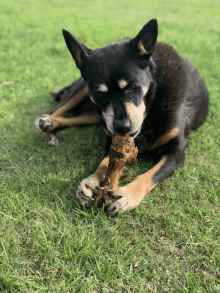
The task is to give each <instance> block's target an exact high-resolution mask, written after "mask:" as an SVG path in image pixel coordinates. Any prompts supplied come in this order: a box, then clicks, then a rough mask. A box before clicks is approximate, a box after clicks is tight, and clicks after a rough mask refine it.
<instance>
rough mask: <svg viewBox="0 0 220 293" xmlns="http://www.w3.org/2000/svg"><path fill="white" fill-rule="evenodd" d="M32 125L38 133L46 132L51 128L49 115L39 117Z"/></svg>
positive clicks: (51, 122) (51, 123)
mask: <svg viewBox="0 0 220 293" xmlns="http://www.w3.org/2000/svg"><path fill="white" fill-rule="evenodd" d="M34 124H35V125H36V127H37V129H38V130H39V131H41V132H42V131H48V130H49V129H50V128H51V127H52V126H53V120H52V119H51V118H50V116H49V115H41V116H40V117H38V118H37V119H36V120H35V121H34Z"/></svg>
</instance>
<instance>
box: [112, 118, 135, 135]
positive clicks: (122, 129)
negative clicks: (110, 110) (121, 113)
mask: <svg viewBox="0 0 220 293" xmlns="http://www.w3.org/2000/svg"><path fill="white" fill-rule="evenodd" d="M113 127H114V130H115V132H117V133H118V134H126V133H127V132H129V130H130V127H131V122H130V120H128V119H123V120H115V121H114V123H113Z"/></svg>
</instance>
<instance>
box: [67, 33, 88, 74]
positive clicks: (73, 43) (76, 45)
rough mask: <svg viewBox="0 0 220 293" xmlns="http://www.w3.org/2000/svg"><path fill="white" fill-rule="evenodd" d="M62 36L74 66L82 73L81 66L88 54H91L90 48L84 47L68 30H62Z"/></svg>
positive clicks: (82, 66)
mask: <svg viewBox="0 0 220 293" xmlns="http://www.w3.org/2000/svg"><path fill="white" fill-rule="evenodd" d="M62 32H63V36H64V39H65V42H66V45H67V48H68V49H69V51H70V53H71V55H72V57H73V59H74V60H75V63H76V66H77V67H78V68H79V70H80V71H81V73H82V75H83V68H84V65H85V62H86V60H87V59H88V55H89V54H91V52H92V49H90V48H88V47H86V46H85V45H84V44H83V43H81V42H80V41H79V40H78V39H77V38H76V37H74V36H73V35H72V34H71V33H70V32H68V31H66V30H62Z"/></svg>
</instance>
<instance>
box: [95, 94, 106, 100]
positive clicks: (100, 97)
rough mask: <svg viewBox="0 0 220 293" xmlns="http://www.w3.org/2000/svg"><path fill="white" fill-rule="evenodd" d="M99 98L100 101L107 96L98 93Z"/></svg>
mask: <svg viewBox="0 0 220 293" xmlns="http://www.w3.org/2000/svg"><path fill="white" fill-rule="evenodd" d="M97 96H98V98H99V99H103V98H104V96H105V94H104V93H98V95H97Z"/></svg>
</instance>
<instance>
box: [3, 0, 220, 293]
mask: <svg viewBox="0 0 220 293" xmlns="http://www.w3.org/2000/svg"><path fill="white" fill-rule="evenodd" d="M0 14H1V15H0V65H1V70H0V292H53V293H54V292H57V293H59V292H62V293H67V292H123V293H124V292H169V293H170V292H197V293H200V292H220V217H219V214H220V179H219V178H220V119H219V113H220V102H219V99H220V22H219V19H220V18H219V15H220V2H219V0H218V1H217V0H211V1H205V0H186V1H178V0H168V1H162V0H158V1H143V0H136V1H125V0H111V1H101V0H93V1H91V0H90V1H89V0H82V1H76V0H75V1H69V0H66V1H58V0H49V1H43V0H38V1H36V0H35V1H34V0H32V1H25V0H19V1H15V0H14V1H13V0H7V1H4V2H3V1H1V4H0ZM152 18H157V19H158V22H159V40H160V41H163V42H166V43H169V44H172V45H173V46H174V48H175V49H176V50H177V51H178V52H179V53H180V54H181V55H182V56H184V57H187V58H189V59H190V60H191V61H192V63H193V65H194V66H195V67H196V68H197V69H198V71H199V73H200V74H201V76H202V77H203V78H204V80H205V82H206V84H207V86H208V89H209V93H210V111H209V116H208V119H207V121H206V123H205V124H204V125H203V126H202V127H201V128H200V129H199V131H197V132H195V133H193V134H192V135H191V136H190V140H189V148H188V149H187V151H186V162H185V165H184V167H183V168H181V169H179V170H177V171H176V172H175V174H174V175H173V176H172V177H170V178H169V179H167V180H166V181H165V182H164V183H163V184H161V185H159V186H158V187H156V188H155V190H154V191H153V192H151V194H150V195H149V196H148V197H146V198H145V199H144V201H143V202H142V204H141V205H140V206H139V207H138V208H136V209H135V210H133V211H132V212H129V213H126V214H123V215H119V216H118V217H116V218H113V219H111V218H109V217H108V216H107V214H106V213H105V212H104V209H103V208H102V209H99V210H98V209H95V208H93V207H91V208H90V209H84V210H83V209H81V207H80V206H79V205H78V203H77V202H76V198H75V196H74V195H73V194H74V193H75V191H76V188H77V186H78V184H79V183H80V181H81V180H82V179H84V178H85V177H87V176H88V175H90V174H91V173H92V172H94V170H95V169H96V167H97V166H98V164H99V162H100V158H101V156H102V150H103V146H104V140H103V139H101V141H100V137H101V136H102V134H103V133H102V129H101V128H100V127H98V126H89V127H83V128H72V129H67V130H65V131H63V132H60V133H58V135H57V137H58V138H59V141H60V145H59V147H58V148H51V147H49V146H48V144H47V142H45V141H43V140H42V138H41V136H40V134H39V133H38V131H37V130H36V129H35V126H34V124H33V121H34V119H35V118H36V117H38V116H39V115H40V114H42V113H44V112H45V111H47V110H48V109H50V108H52V107H53V106H54V102H53V100H52V98H51V96H50V95H49V91H50V90H51V89H53V88H59V87H63V86H65V85H67V84H68V83H70V82H71V81H72V80H73V79H76V78H78V77H79V71H78V70H77V69H76V67H75V64H74V62H73V60H72V59H71V56H70V54H69V52H68V50H67V48H66V45H65V43H64V40H63V37H62V34H61V29H63V28H65V29H67V30H69V31H71V32H72V33H73V34H75V35H76V37H78V38H79V39H80V40H81V41H83V42H85V44H86V45H87V46H89V47H91V48H96V47H99V46H104V45H106V44H108V43H110V42H113V41H115V40H117V39H120V38H122V37H125V36H135V35H136V34H137V33H138V32H139V30H140V29H141V28H142V26H143V25H144V24H146V23H147V22H148V20H150V19H152ZM85 138H86V140H85ZM144 170H146V166H145V164H144V162H142V161H137V162H136V163H135V164H134V165H133V166H132V167H131V168H130V169H126V171H125V174H128V175H129V174H132V175H133V176H135V175H137V174H140V173H142V172H143V171H144ZM128 178H130V179H131V177H129V176H128ZM126 180H128V179H126ZM161 194H163V196H160V195H161Z"/></svg>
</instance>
